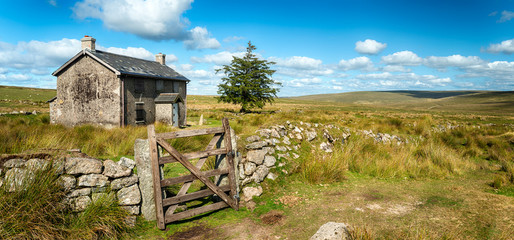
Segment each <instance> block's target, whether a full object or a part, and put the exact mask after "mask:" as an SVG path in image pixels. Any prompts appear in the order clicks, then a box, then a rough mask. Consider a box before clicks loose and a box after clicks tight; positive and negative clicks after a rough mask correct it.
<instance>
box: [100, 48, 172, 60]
mask: <svg viewBox="0 0 514 240" xmlns="http://www.w3.org/2000/svg"><path fill="white" fill-rule="evenodd" d="M96 48H97V49H98V50H102V51H106V52H110V53H116V54H120V55H125V56H129V57H135V58H141V59H146V60H155V57H154V55H153V54H152V53H151V52H150V51H148V50H146V49H144V48H141V47H139V48H135V47H128V48H117V47H108V48H105V47H102V46H97V47H96ZM166 60H168V56H166Z"/></svg>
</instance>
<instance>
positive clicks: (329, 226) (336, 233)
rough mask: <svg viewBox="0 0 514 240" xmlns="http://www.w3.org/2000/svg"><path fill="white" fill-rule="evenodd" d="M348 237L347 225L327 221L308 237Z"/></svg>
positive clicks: (333, 239)
mask: <svg viewBox="0 0 514 240" xmlns="http://www.w3.org/2000/svg"><path fill="white" fill-rule="evenodd" d="M344 239H349V232H348V226H347V225H346V224H344V223H336V222H327V223H325V224H323V226H321V227H320V228H319V230H318V231H317V232H316V233H315V234H314V235H313V236H312V237H311V238H310V240H344Z"/></svg>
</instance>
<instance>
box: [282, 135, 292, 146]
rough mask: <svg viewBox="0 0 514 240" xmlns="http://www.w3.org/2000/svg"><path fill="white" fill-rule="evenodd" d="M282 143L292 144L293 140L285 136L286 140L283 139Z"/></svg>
mask: <svg viewBox="0 0 514 240" xmlns="http://www.w3.org/2000/svg"><path fill="white" fill-rule="evenodd" d="M282 143H284V144H286V145H291V142H290V141H289V138H288V137H287V136H284V140H282Z"/></svg>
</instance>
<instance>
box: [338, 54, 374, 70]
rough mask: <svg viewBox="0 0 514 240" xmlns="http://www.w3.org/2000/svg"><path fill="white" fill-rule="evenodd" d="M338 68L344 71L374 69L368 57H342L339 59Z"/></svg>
mask: <svg viewBox="0 0 514 240" xmlns="http://www.w3.org/2000/svg"><path fill="white" fill-rule="evenodd" d="M339 68H341V69H342V70H344V71H348V70H362V71H374V70H375V67H374V66H373V62H372V61H371V59H369V58H368V57H356V58H352V59H350V60H344V59H342V60H341V61H339Z"/></svg>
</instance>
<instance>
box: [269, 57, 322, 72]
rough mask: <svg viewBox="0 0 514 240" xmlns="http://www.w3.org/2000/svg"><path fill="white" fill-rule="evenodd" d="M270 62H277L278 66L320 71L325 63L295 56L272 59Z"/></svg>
mask: <svg viewBox="0 0 514 240" xmlns="http://www.w3.org/2000/svg"><path fill="white" fill-rule="evenodd" d="M269 60H270V61H273V62H276V63H277V66H281V67H288V68H295V69H306V70H308V69H319V68H320V67H321V66H322V64H323V62H322V61H321V60H319V59H314V58H310V57H301V56H293V57H289V58H286V59H283V58H276V57H270V58H269Z"/></svg>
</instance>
